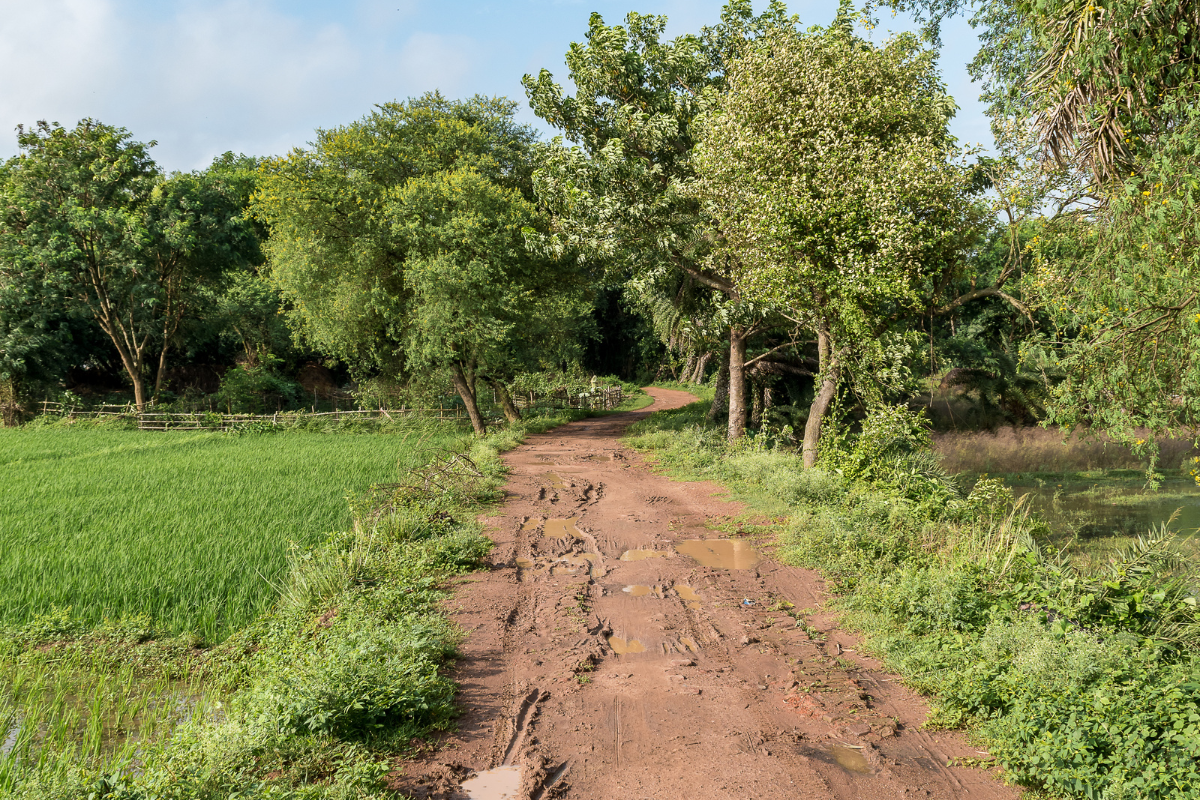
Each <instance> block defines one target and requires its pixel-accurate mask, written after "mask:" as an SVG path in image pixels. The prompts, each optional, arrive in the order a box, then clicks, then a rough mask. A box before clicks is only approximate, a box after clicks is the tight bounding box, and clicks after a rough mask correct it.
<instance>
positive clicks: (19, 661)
mask: <svg viewBox="0 0 1200 800" xmlns="http://www.w3.org/2000/svg"><path fill="white" fill-rule="evenodd" d="M220 708H221V703H220V698H219V696H218V695H216V694H214V693H212V692H211V691H209V690H208V689H207V688H206V687H205V686H204V685H203V684H202V683H201V682H200V680H199V678H198V677H197V676H196V675H194V674H191V671H190V670H189V674H188V675H187V676H186V677H184V678H182V679H180V678H172V677H168V676H165V675H158V676H151V677H146V676H144V675H142V674H141V673H140V672H139V671H138V670H137V669H136V668H135V667H134V666H132V665H127V666H124V667H121V668H119V669H117V670H115V671H114V670H111V669H110V665H109V664H107V663H98V662H97V661H96V660H95V659H93V658H91V657H90V656H89V654H88V653H87V652H86V651H85V650H82V649H75V650H72V651H69V652H67V653H65V654H64V653H60V652H55V653H52V654H47V655H43V656H39V655H36V654H35V655H33V656H32V657H25V658H14V657H11V656H10V657H6V658H4V659H0V735H2V737H3V741H4V750H3V751H2V752H0V793H4V792H9V791H12V790H13V789H14V787H16V786H17V785H18V784H19V783H20V782H21V780H22V778H23V776H25V775H27V774H29V773H31V772H36V773H37V774H38V775H40V776H41V779H42V780H54V779H57V780H67V779H70V778H71V777H73V776H76V775H77V774H78V773H79V772H80V771H81V770H89V771H99V772H120V771H126V770H129V769H132V768H134V767H136V766H137V765H139V764H142V763H144V762H145V761H146V759H147V758H149V757H150V755H151V753H150V751H151V750H153V749H154V748H157V747H159V746H161V744H162V743H163V742H165V741H166V740H168V739H169V737H170V734H171V733H172V731H174V730H175V729H176V728H177V727H178V726H180V725H182V724H185V723H189V722H194V721H198V720H204V719H209V718H211V717H212V716H213V715H214V714H217V713H219V709H220Z"/></svg>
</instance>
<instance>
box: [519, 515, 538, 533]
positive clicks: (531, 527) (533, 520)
mask: <svg viewBox="0 0 1200 800" xmlns="http://www.w3.org/2000/svg"><path fill="white" fill-rule="evenodd" d="M540 524H541V521H540V520H539V519H538V518H537V517H530V518H529V519H527V520H525V524H524V525H522V526H521V530H523V531H535V530H537V526H538V525H540Z"/></svg>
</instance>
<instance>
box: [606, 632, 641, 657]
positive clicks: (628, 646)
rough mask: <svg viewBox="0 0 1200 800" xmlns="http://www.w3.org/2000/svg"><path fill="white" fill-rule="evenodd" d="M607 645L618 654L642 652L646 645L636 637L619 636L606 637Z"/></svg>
mask: <svg viewBox="0 0 1200 800" xmlns="http://www.w3.org/2000/svg"><path fill="white" fill-rule="evenodd" d="M608 646H609V647H611V648H612V649H613V652H614V653H616V654H617V655H619V656H623V655H625V654H626V653H644V652H646V647H645V646H644V645H643V644H642V643H641V642H639V641H638V640H637V639H622V638H621V637H620V636H610V637H608Z"/></svg>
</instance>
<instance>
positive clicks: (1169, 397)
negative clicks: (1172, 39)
mask: <svg viewBox="0 0 1200 800" xmlns="http://www.w3.org/2000/svg"><path fill="white" fill-rule="evenodd" d="M1198 164H1200V111H1198V110H1196V109H1195V108H1192V109H1189V110H1188V111H1187V112H1185V115H1184V117H1183V121H1182V122H1181V123H1180V124H1179V125H1177V126H1176V127H1175V128H1174V129H1173V130H1171V131H1170V132H1169V133H1166V134H1164V135H1163V136H1162V137H1160V139H1159V140H1158V142H1157V143H1156V148H1155V152H1154V153H1153V155H1152V156H1150V157H1148V158H1146V159H1145V160H1143V161H1140V162H1139V163H1138V165H1137V166H1138V168H1137V169H1136V170H1133V171H1132V174H1131V175H1130V176H1129V177H1128V178H1127V179H1126V180H1125V181H1122V182H1120V183H1115V184H1113V185H1112V186H1111V188H1109V189H1108V196H1107V198H1106V199H1107V202H1106V203H1105V204H1104V205H1103V207H1102V209H1101V210H1100V211H1099V212H1097V213H1096V214H1095V215H1093V216H1091V217H1082V218H1074V219H1069V220H1064V221H1062V222H1060V223H1059V224H1058V225H1054V226H1046V228H1045V229H1044V230H1043V231H1042V233H1041V235H1040V236H1039V238H1038V240H1037V241H1036V242H1035V243H1034V244H1033V248H1032V249H1033V252H1034V256H1035V259H1036V260H1035V270H1034V271H1033V272H1032V273H1031V274H1030V276H1029V278H1028V279H1027V283H1028V286H1029V289H1030V290H1031V291H1032V292H1033V293H1034V294H1035V297H1036V298H1037V302H1038V305H1039V306H1040V308H1041V309H1043V310H1044V312H1045V313H1047V314H1049V315H1050V316H1051V318H1052V319H1053V321H1054V329H1053V330H1052V331H1050V332H1048V333H1047V336H1046V337H1044V339H1043V340H1042V341H1041V342H1038V343H1035V346H1042V347H1045V348H1047V349H1048V350H1050V352H1052V353H1054V354H1056V355H1057V356H1058V359H1059V361H1058V364H1057V366H1058V367H1059V368H1060V369H1061V370H1062V371H1063V372H1064V374H1065V376H1066V377H1065V379H1064V380H1063V381H1062V382H1061V383H1058V384H1057V385H1055V386H1053V387H1052V393H1051V402H1050V404H1049V411H1050V416H1049V418H1050V420H1051V421H1053V422H1056V423H1059V424H1063V425H1068V426H1075V425H1082V426H1091V425H1098V426H1099V427H1102V428H1104V429H1105V430H1107V431H1108V432H1109V433H1110V434H1112V435H1113V436H1114V438H1116V439H1117V440H1119V441H1122V442H1123V443H1126V444H1129V445H1131V446H1133V447H1134V448H1135V449H1136V450H1138V451H1140V452H1142V453H1145V454H1147V455H1154V454H1155V446H1154V442H1153V437H1154V435H1163V434H1166V435H1178V434H1180V433H1183V432H1190V433H1191V435H1192V436H1193V437H1195V436H1196V431H1197V430H1198V429H1200V167H1198V166H1197V165H1198ZM1140 428H1146V429H1149V431H1150V433H1151V434H1152V435H1151V436H1147V435H1146V434H1145V432H1143V431H1139V429H1140Z"/></svg>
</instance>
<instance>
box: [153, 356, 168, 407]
mask: <svg viewBox="0 0 1200 800" xmlns="http://www.w3.org/2000/svg"><path fill="white" fill-rule="evenodd" d="M166 374H167V343H166V342H165V341H164V342H163V349H162V351H161V352H160V353H159V354H158V372H157V373H155V375H154V397H153V399H151V401H150V402H151V403H154V404H155V405H157V404H158V397H159V395H161V394H162V389H163V378H164V376H165V375H166Z"/></svg>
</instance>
